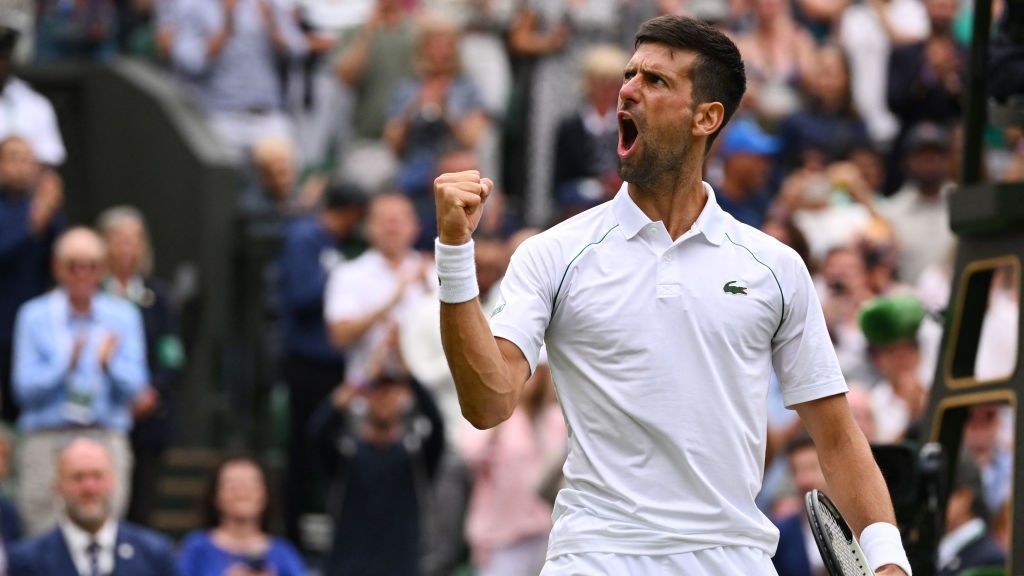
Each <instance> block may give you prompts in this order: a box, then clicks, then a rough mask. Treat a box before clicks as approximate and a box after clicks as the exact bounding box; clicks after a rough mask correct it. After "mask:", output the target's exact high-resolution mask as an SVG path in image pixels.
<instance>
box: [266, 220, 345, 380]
mask: <svg viewBox="0 0 1024 576" xmlns="http://www.w3.org/2000/svg"><path fill="white" fill-rule="evenodd" d="M343 259H344V257H343V256H342V255H341V250H340V243H339V242H338V241H337V240H336V239H334V238H333V237H332V236H331V235H330V234H329V233H328V232H327V230H326V229H325V228H324V227H323V225H322V224H320V222H319V221H318V220H317V218H316V217H315V216H306V217H303V218H298V219H295V220H293V221H291V222H290V223H289V224H288V226H287V228H286V229H285V236H284V246H283V247H282V249H281V259H280V272H281V276H280V289H281V330H282V338H283V341H284V342H283V346H284V349H285V352H286V353H287V354H291V355H296V356H301V357H303V358H308V359H311V360H319V361H321V362H325V363H334V364H341V363H342V362H344V359H345V357H344V355H343V354H342V353H341V352H340V351H339V350H337V349H335V348H334V346H332V345H331V343H330V341H329V340H328V338H327V324H326V322H325V321H324V289H325V288H326V287H327V277H328V275H329V274H330V271H331V268H332V267H333V266H334V265H336V264H338V263H340V262H341V261H342V260H343Z"/></svg>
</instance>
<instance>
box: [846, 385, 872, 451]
mask: <svg viewBox="0 0 1024 576" xmlns="http://www.w3.org/2000/svg"><path fill="white" fill-rule="evenodd" d="M846 400H847V401H848V402H849V403H850V413H852V414H853V419H854V421H856V422H857V426H858V427H859V428H860V431H861V432H863V433H864V437H865V438H867V439H868V442H869V443H872V444H874V443H875V442H877V441H878V418H876V417H875V408H874V407H873V406H872V405H871V391H870V390H868V389H867V388H865V387H863V386H861V385H860V384H856V383H854V384H851V385H850V391H849V392H847V393H846Z"/></svg>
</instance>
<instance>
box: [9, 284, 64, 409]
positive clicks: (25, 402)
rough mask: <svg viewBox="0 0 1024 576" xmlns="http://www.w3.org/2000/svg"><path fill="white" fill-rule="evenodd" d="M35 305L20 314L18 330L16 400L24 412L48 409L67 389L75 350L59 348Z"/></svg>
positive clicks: (15, 374) (15, 368) (14, 383)
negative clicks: (66, 383)
mask: <svg viewBox="0 0 1024 576" xmlns="http://www.w3.org/2000/svg"><path fill="white" fill-rule="evenodd" d="M36 304H37V302H35V301H32V302H29V303H28V304H25V305H23V306H22V307H21V309H20V310H19V311H18V316H17V320H16V321H15V327H14V366H13V371H12V372H13V373H12V378H11V383H12V385H13V392H14V397H15V399H17V401H18V405H19V406H21V409H22V410H32V409H36V408H38V407H40V406H45V405H47V404H48V403H50V402H51V401H53V399H54V398H55V397H57V396H58V395H59V394H60V393H61V391H62V390H63V388H64V384H65V380H66V378H67V375H68V370H69V369H70V367H71V349H70V348H66V347H62V346H58V345H56V343H55V342H56V339H55V338H54V337H53V334H51V333H49V331H48V329H47V328H48V327H49V324H48V323H47V320H48V319H47V318H46V317H45V314H43V313H42V311H40V310H39V309H38V308H37V307H36V306H35V305H36Z"/></svg>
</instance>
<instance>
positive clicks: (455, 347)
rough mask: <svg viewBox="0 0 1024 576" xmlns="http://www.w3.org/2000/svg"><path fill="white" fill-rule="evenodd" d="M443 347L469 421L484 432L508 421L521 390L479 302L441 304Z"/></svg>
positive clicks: (460, 401) (464, 414)
mask: <svg viewBox="0 0 1024 576" xmlns="http://www.w3.org/2000/svg"><path fill="white" fill-rule="evenodd" d="M441 344H442V345H443V347H444V351H445V356H446V357H447V359H448V367H449V368H450V369H451V372H452V377H453V379H454V380H455V389H456V391H457V392H458V396H459V405H460V406H461V408H462V414H463V416H465V417H466V420H468V421H469V422H470V423H471V424H473V426H475V427H477V428H480V429H485V428H492V427H494V426H497V425H498V424H500V423H501V422H503V421H505V420H506V419H508V417H509V416H511V415H512V411H513V410H514V409H515V406H516V403H517V401H518V397H519V389H520V386H519V385H517V381H518V379H517V378H515V377H514V375H513V374H512V370H511V369H510V367H509V365H508V363H507V362H506V360H505V358H504V356H503V354H502V352H501V350H500V349H499V347H498V343H497V341H496V340H495V339H494V336H493V335H492V334H491V328H490V326H489V325H488V324H487V319H486V318H485V317H484V313H483V310H481V308H480V303H479V300H478V299H475V298H474V299H473V300H470V301H468V302H462V303H459V304H445V303H443V302H442V303H441ZM522 381H525V378H523V379H522Z"/></svg>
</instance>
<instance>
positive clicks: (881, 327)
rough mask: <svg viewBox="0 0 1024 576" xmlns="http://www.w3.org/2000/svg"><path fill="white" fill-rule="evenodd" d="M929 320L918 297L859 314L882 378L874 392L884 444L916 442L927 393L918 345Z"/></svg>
mask: <svg viewBox="0 0 1024 576" xmlns="http://www.w3.org/2000/svg"><path fill="white" fill-rule="evenodd" d="M924 316H925V310H924V306H923V305H922V304H921V302H920V301H918V300H917V299H916V298H914V297H913V296H882V297H879V298H876V299H874V300H871V301H870V302H867V303H866V304H864V306H863V307H862V308H861V310H860V326H861V329H862V330H863V331H864V336H865V337H866V338H867V341H868V347H869V348H868V351H869V354H870V355H871V361H872V363H873V364H874V365H875V368H876V369H877V370H878V373H879V374H880V375H881V377H882V379H881V380H880V381H879V382H877V383H876V384H875V385H874V387H873V388H872V390H871V399H872V405H873V406H874V409H875V413H876V414H878V420H877V424H878V440H879V441H880V442H899V441H902V440H903V439H904V438H906V437H907V436H908V434H909V435H910V436H916V435H917V430H916V427H917V425H918V424H920V420H921V417H922V416H923V415H924V410H925V408H926V404H927V400H928V389H927V387H926V386H925V385H924V383H923V382H922V381H921V377H920V365H921V347H920V343H919V341H918V328H920V326H921V322H922V320H924Z"/></svg>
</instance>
